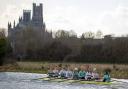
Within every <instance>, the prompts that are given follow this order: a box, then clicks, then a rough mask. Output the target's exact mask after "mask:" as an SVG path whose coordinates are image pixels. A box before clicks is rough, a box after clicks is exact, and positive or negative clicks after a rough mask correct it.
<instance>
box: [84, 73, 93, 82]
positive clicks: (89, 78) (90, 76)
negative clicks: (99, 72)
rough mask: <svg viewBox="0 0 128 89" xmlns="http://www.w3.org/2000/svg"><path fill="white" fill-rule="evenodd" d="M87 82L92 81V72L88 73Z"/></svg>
mask: <svg viewBox="0 0 128 89" xmlns="http://www.w3.org/2000/svg"><path fill="white" fill-rule="evenodd" d="M85 80H92V72H91V71H87V72H86V75H85Z"/></svg>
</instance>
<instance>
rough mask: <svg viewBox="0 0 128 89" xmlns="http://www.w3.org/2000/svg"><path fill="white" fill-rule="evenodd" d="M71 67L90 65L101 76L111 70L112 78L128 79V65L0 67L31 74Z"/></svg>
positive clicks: (19, 65)
mask: <svg viewBox="0 0 128 89" xmlns="http://www.w3.org/2000/svg"><path fill="white" fill-rule="evenodd" d="M60 64H61V65H62V66H65V65H70V66H71V67H72V68H74V67H78V68H79V67H80V66H81V65H89V66H90V69H93V68H96V69H97V72H98V73H99V74H100V76H103V73H104V70H106V69H109V70H111V77H113V78H125V79H128V65H126V64H93V63H92V64H87V63H48V62H17V63H15V64H8V65H4V66H1V67H0V71H4V72H5V71H8V72H29V73H47V69H48V67H54V66H56V65H60Z"/></svg>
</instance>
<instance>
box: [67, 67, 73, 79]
mask: <svg viewBox="0 0 128 89" xmlns="http://www.w3.org/2000/svg"><path fill="white" fill-rule="evenodd" d="M72 77H73V72H72V69H71V68H70V67H68V69H67V70H66V78H67V79H72Z"/></svg>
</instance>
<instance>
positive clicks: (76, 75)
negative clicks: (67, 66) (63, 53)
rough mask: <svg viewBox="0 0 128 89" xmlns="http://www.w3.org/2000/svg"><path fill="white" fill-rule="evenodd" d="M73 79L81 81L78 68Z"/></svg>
mask: <svg viewBox="0 0 128 89" xmlns="http://www.w3.org/2000/svg"><path fill="white" fill-rule="evenodd" d="M73 79H75V80H77V79H79V72H78V68H75V69H74V71H73Z"/></svg>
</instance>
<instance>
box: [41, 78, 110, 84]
mask: <svg viewBox="0 0 128 89" xmlns="http://www.w3.org/2000/svg"><path fill="white" fill-rule="evenodd" d="M40 80H43V81H49V82H59V83H70V84H72V83H78V84H95V85H111V84H112V82H102V81H85V80H72V79H60V78H47V77H46V78H40Z"/></svg>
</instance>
